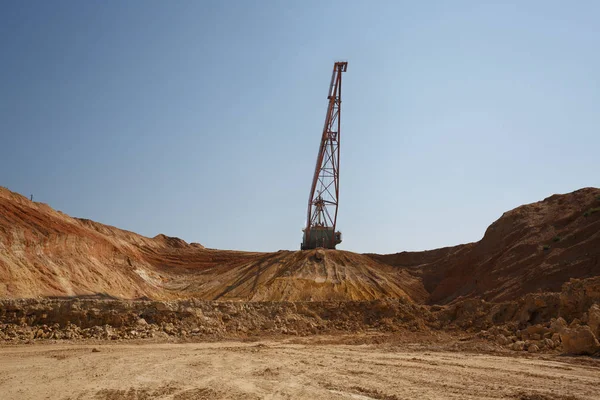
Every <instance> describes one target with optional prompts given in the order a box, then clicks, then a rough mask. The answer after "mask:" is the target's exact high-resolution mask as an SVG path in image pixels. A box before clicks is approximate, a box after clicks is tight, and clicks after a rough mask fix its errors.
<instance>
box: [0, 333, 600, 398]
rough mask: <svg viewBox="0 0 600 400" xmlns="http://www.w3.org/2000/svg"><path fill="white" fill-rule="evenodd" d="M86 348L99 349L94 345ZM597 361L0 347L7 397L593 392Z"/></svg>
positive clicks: (197, 346)
mask: <svg viewBox="0 0 600 400" xmlns="http://www.w3.org/2000/svg"><path fill="white" fill-rule="evenodd" d="M94 348H95V349H96V350H99V351H93V350H94ZM599 387H600V363H599V362H598V360H594V359H590V358H574V357H564V356H554V355H527V356H511V355H491V354H477V353H465V352H448V351H435V350H423V347H422V346H419V345H415V346H411V345H410V344H406V345H402V346H400V347H398V346H385V345H343V344H308V343H307V344H298V343H292V342H289V341H287V342H286V341H262V342H257V343H241V342H217V343H193V344H190V343H187V344H147V343H142V344H108V343H107V344H96V345H87V344H86V345H64V344H41V345H37V344H36V345H32V346H23V345H22V346H13V347H0V397H1V398H2V399H3V400H9V399H111V400H118V399H127V400H130V399H154V398H157V399H359V400H361V399H362V400H369V399H383V400H390V399H522V400H548V399H598V398H600V395H599V393H600V392H599V391H598V390H599V389H598V388H599Z"/></svg>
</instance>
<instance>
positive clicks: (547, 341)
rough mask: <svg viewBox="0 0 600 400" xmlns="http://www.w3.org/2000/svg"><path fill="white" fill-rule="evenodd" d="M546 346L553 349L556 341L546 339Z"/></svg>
mask: <svg viewBox="0 0 600 400" xmlns="http://www.w3.org/2000/svg"><path fill="white" fill-rule="evenodd" d="M544 346H545V347H547V348H549V349H553V348H554V347H555V345H554V341H553V340H552V339H547V338H546V339H544Z"/></svg>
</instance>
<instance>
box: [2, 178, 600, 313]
mask: <svg viewBox="0 0 600 400" xmlns="http://www.w3.org/2000/svg"><path fill="white" fill-rule="evenodd" d="M598 207H600V190H599V189H595V188H586V189H581V190H578V191H576V192H573V193H570V194H565V195H554V196H552V197H550V198H548V199H546V200H544V201H542V202H538V203H534V204H529V205H525V206H521V207H518V208H516V209H514V210H512V211H509V212H507V213H505V214H504V215H503V216H502V217H501V218H500V219H499V220H497V221H496V222H494V223H493V224H492V225H491V226H490V227H489V228H488V230H487V232H486V234H485V236H484V238H483V239H482V240H481V241H479V242H477V243H470V244H466V245H461V246H456V247H452V248H444V249H438V250H432V251H425V252H412V253H407V252H404V253H398V254H390V255H375V254H368V255H364V254H356V253H352V252H348V251H339V250H338V251H335V250H327V251H323V250H317V251H314V250H313V251H304V252H301V251H280V252H276V253H255V252H239V251H225V250H212V249H205V248H204V247H203V246H202V245H200V244H197V243H192V244H188V243H186V242H185V241H183V240H181V239H178V238H172V237H167V236H164V235H158V236H156V237H154V238H146V237H143V236H140V235H138V234H135V233H132V232H128V231H124V230H120V229H117V228H115V227H112V226H107V225H103V224H100V223H97V222H93V221H90V220H85V219H77V218H72V217H69V216H68V215H66V214H63V213H61V212H59V211H56V210H54V209H52V208H51V207H49V206H48V205H45V204H41V203H35V202H31V201H29V200H28V199H26V198H25V197H23V196H21V195H19V194H16V193H13V192H11V191H9V190H8V189H5V188H0V298H27V297H38V296H79V295H90V294H105V295H108V296H114V297H119V298H127V299H132V298H140V297H148V298H152V299H174V298H191V297H194V298H199V299H204V300H243V301H281V300H285V301H310V300H314V301H322V300H342V301H343V300H371V299H380V298H402V299H405V300H408V301H411V302H415V303H449V302H452V301H454V300H456V299H458V298H465V297H481V298H484V299H486V300H490V301H501V300H512V299H516V298H517V297H519V296H522V295H524V294H526V293H530V292H536V291H539V290H543V291H559V290H560V287H561V285H562V284H563V283H565V282H566V281H568V280H569V279H570V278H586V277H591V276H597V275H600V262H599V255H600V209H599V210H598V212H596V211H595V210H596V209H597V208H598ZM545 246H546V247H547V248H546V249H545V248H544V247H545Z"/></svg>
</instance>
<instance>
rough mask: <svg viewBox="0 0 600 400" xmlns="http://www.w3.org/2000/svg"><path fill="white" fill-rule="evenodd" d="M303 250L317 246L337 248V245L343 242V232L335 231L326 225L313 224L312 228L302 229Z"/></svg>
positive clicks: (301, 247) (301, 246)
mask: <svg viewBox="0 0 600 400" xmlns="http://www.w3.org/2000/svg"><path fill="white" fill-rule="evenodd" d="M302 231H303V232H304V235H302V244H301V245H300V249H301V250H310V249H316V248H319V247H320V248H324V249H335V246H336V245H338V244H340V243H342V232H340V231H337V232H334V231H333V228H331V227H326V226H312V227H311V228H310V230H307V229H306V228H305V229H303V230H302Z"/></svg>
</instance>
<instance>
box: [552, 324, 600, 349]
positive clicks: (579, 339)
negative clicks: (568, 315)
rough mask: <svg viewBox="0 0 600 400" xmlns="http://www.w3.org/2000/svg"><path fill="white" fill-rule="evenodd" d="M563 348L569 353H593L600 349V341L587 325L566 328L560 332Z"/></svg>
mask: <svg viewBox="0 0 600 400" xmlns="http://www.w3.org/2000/svg"><path fill="white" fill-rule="evenodd" d="M560 339H561V341H562V344H563V349H564V351H565V352H566V353H568V354H588V355H593V354H595V353H597V352H598V351H600V343H598V339H596V336H594V334H593V333H592V330H591V329H590V327H589V326H587V325H577V326H570V327H568V328H564V329H563V330H562V332H561V333H560Z"/></svg>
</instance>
